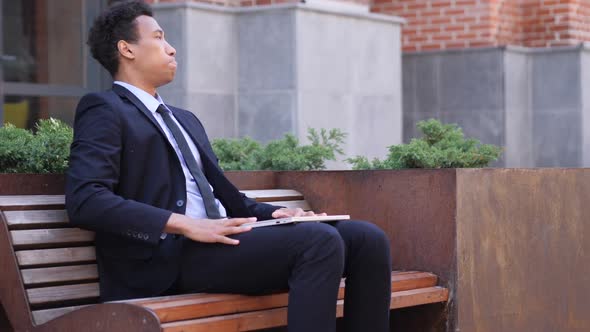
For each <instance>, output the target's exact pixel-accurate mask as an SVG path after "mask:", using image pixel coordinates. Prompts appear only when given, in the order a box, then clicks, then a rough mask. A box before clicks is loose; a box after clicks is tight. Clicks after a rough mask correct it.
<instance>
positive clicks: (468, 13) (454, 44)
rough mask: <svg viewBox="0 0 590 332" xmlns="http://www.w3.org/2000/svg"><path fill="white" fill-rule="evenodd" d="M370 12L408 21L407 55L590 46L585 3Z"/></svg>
mask: <svg viewBox="0 0 590 332" xmlns="http://www.w3.org/2000/svg"><path fill="white" fill-rule="evenodd" d="M371 10H372V11H373V12H377V13H383V14H391V15H398V16H401V17H404V18H405V19H406V20H407V21H408V24H407V25H406V26H405V27H404V29H403V35H404V37H403V48H404V50H405V51H423V50H440V49H456V48H472V47H482V46H486V47H487V46H502V45H519V46H528V47H550V46H564V45H575V44H579V43H581V42H584V41H590V1H587V0H375V2H374V4H373V6H372V8H371Z"/></svg>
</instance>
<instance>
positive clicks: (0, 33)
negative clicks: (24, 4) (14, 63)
mask: <svg viewBox="0 0 590 332" xmlns="http://www.w3.org/2000/svg"><path fill="white" fill-rule="evenodd" d="M3 8H4V0H0V127H2V126H4V69H3V68H4V66H3V65H2V62H3V61H4V60H3V57H4V30H3V28H2V23H1V22H3V19H2V17H4V16H3V15H4V12H3Z"/></svg>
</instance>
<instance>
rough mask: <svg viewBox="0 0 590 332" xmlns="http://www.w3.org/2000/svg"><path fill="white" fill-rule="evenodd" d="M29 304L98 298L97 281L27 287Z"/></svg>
mask: <svg viewBox="0 0 590 332" xmlns="http://www.w3.org/2000/svg"><path fill="white" fill-rule="evenodd" d="M27 296H28V297H29V303H30V304H31V305H43V304H51V303H56V302H63V301H70V300H82V299H95V298H98V296H99V292H98V283H88V284H78V285H67V286H53V287H41V288H31V289H27Z"/></svg>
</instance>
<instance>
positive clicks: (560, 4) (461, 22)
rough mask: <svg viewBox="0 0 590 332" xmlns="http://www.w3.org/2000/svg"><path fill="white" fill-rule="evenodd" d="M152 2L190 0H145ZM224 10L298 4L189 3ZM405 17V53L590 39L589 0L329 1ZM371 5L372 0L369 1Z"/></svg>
mask: <svg viewBox="0 0 590 332" xmlns="http://www.w3.org/2000/svg"><path fill="white" fill-rule="evenodd" d="M146 1H147V2H149V3H157V2H180V1H187V0H146ZM188 1H194V2H201V3H210V4H218V5H222V6H230V7H239V6H257V5H271V4H281V3H296V2H300V0H188ZM331 1H341V2H345V3H357V4H361V5H370V6H371V11H372V12H375V13H380V14H388V15H396V16H401V17H403V18H405V19H407V21H408V24H407V25H406V26H405V27H404V28H403V32H402V35H403V39H402V44H403V49H404V51H427V50H440V49H454V48H473V47H486V46H500V45H521V46H532V47H545V46H547V47H549V46H562V45H575V44H578V43H580V42H583V41H590V0H331ZM371 1H372V2H371Z"/></svg>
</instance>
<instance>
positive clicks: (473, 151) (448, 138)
mask: <svg viewBox="0 0 590 332" xmlns="http://www.w3.org/2000/svg"><path fill="white" fill-rule="evenodd" d="M417 127H418V129H419V130H420V131H421V132H422V135H423V137H422V138H415V139H412V140H411V141H410V143H409V144H401V145H392V146H390V147H389V154H388V155H387V158H386V159H385V160H379V159H377V158H375V159H373V160H372V161H369V160H368V159H367V158H366V157H363V156H357V157H355V158H349V159H347V161H348V162H349V163H351V164H352V166H353V169H357V170H358V169H402V168H472V167H485V166H488V165H489V164H490V163H491V162H492V161H495V160H497V159H498V158H499V157H500V154H501V153H502V149H501V148H500V147H498V146H495V145H490V144H481V143H480V142H479V141H478V140H476V139H466V138H465V137H464V135H463V131H462V130H461V128H459V127H458V126H457V125H456V124H442V123H440V122H439V121H437V120H434V119H430V120H428V121H420V122H418V124H417Z"/></svg>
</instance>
